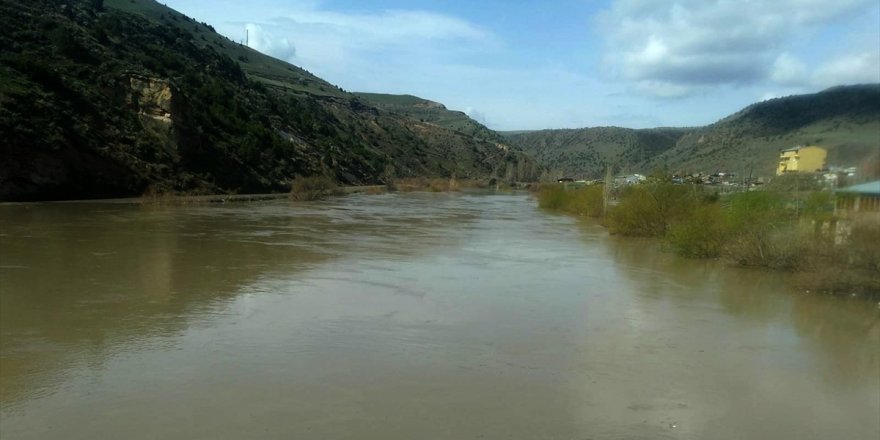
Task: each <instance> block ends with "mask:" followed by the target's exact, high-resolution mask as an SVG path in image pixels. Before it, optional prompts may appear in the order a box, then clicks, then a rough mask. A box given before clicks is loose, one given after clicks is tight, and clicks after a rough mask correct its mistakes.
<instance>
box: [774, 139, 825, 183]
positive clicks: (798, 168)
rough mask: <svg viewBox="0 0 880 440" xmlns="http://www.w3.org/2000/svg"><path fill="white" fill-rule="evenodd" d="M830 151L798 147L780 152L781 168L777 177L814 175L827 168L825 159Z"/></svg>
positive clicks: (779, 167) (811, 147) (777, 170)
mask: <svg viewBox="0 0 880 440" xmlns="http://www.w3.org/2000/svg"><path fill="white" fill-rule="evenodd" d="M826 157H828V151H826V150H825V149H824V148H820V147H815V146H803V145H801V146H798V147H794V148H788V149H785V150H782V151H780V152H779V166H778V167H777V168H776V175H777V176H781V175H783V174H785V173H798V172H800V173H803V172H807V173H813V172H816V171H820V170H822V169H823V168H825V159H826Z"/></svg>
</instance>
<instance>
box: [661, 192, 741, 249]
mask: <svg viewBox="0 0 880 440" xmlns="http://www.w3.org/2000/svg"><path fill="white" fill-rule="evenodd" d="M727 234H728V229H727V219H726V217H725V216H724V211H723V210H722V208H721V206H720V205H719V204H717V203H709V204H704V205H700V206H697V207H696V208H695V209H694V211H693V212H692V213H691V214H690V215H689V216H686V217H684V218H682V219H680V220H679V221H677V222H676V223H673V224H672V225H671V226H670V227H669V230H668V231H667V234H666V240H667V241H668V242H669V244H670V245H671V246H672V248H673V249H674V250H675V252H676V253H678V254H679V255H683V256H685V257H691V258H715V257H718V256H720V255H721V250H722V248H723V246H724V243H725V242H726V240H727Z"/></svg>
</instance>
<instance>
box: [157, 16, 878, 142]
mask: <svg viewBox="0 0 880 440" xmlns="http://www.w3.org/2000/svg"><path fill="white" fill-rule="evenodd" d="M167 4H168V6H171V7H173V8H175V9H177V10H179V11H181V12H183V13H185V14H187V15H189V16H192V17H195V18H197V19H198V20H200V21H206V22H208V23H210V24H212V25H214V27H215V28H216V29H217V30H218V31H219V32H221V33H223V34H224V35H226V36H228V37H230V38H232V39H234V40H242V39H244V35H245V29H248V30H249V32H250V46H251V47H253V48H255V49H258V50H260V51H262V52H265V53H268V54H270V55H273V56H275V57H278V58H282V59H284V60H286V61H289V62H291V63H293V64H296V65H298V66H302V67H304V68H305V69H307V70H309V71H311V72H313V73H315V74H317V75H319V76H321V77H322V78H324V79H326V80H328V81H330V82H333V83H335V84H337V85H339V86H340V87H342V88H344V89H346V90H350V91H366V92H383V93H409V94H413V95H417V96H421V97H423V98H427V99H431V100H434V101H438V102H442V103H444V104H446V106H447V107H449V108H451V109H456V110H462V111H465V112H467V113H468V114H469V115H471V116H472V117H474V118H475V119H477V120H480V121H481V122H483V123H485V124H486V125H488V126H489V127H491V128H494V129H498V130H517V129H541V128H575V127H589V126H606V125H617V126H623V127H633V128H643V127H656V126H695V125H704V124H708V123H711V122H714V121H716V120H718V119H719V118H722V117H724V116H727V115H729V114H731V113H733V112H735V111H737V110H739V109H741V108H742V107H744V106H746V105H748V104H751V103H753V102H756V101H761V100H764V99H768V98H772V97H778V96H786V95H791V94H799V93H810V92H816V91H819V90H822V89H824V88H827V87H831V86H835V85H841V84H855V83H867V82H880V1H878V0H835V1H829V0H774V1H765V0H677V1H663V0H606V1H586V0H547V1H540V2H538V1H517V0H509V1H501V0H484V1H465V0H449V1H427V0H410V1H398V0H382V1H354V0H326V1H325V0H254V1H250V2H247V3H246V4H245V3H244V2H238V1H232V0H168V3H167Z"/></svg>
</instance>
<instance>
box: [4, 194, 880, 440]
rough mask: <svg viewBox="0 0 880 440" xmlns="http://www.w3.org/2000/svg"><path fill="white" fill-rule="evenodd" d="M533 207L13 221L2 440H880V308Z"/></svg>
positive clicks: (256, 206) (236, 207)
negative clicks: (794, 287) (802, 289)
mask: <svg viewBox="0 0 880 440" xmlns="http://www.w3.org/2000/svg"><path fill="white" fill-rule="evenodd" d="M787 281H788V280H787V279H786V278H785V277H784V276H781V275H779V274H774V273H766V272H758V271H750V270H740V269H735V268H730V267H726V266H724V265H723V264H721V263H718V262H713V261H708V262H707V261H691V260H685V259H681V258H678V257H675V256H674V255H671V254H669V253H666V252H663V251H662V250H660V249H658V247H657V245H656V244H655V243H653V242H645V241H639V240H620V239H616V238H614V237H609V236H608V235H607V233H606V232H605V231H604V230H603V229H602V228H600V227H598V226H595V225H589V224H583V223H581V222H578V221H576V220H575V219H572V218H570V217H565V216H558V215H553V214H548V213H544V212H541V211H539V210H537V209H536V208H535V203H534V201H533V200H531V199H530V198H529V196H527V195H521V194H513V195H480V194H389V195H381V196H365V195H353V196H348V197H343V198H338V199H334V200H331V201H327V202H318V203H306V204H303V203H290V202H287V201H272V202H259V203H234V204H225V205H221V204H217V205H214V204H204V205H192V206H163V205H136V204H108V203H82V204H25V205H5V206H0V437H2V438H3V439H31V438H33V439H37V438H40V439H46V438H49V439H54V438H58V439H61V438H63V439H94V438H132V439H141V438H142V439H148V438H162V439H169V438H170V439H174V438H181V439H183V438H279V439H282V438H283V439H289V438H309V439H311V438H328V439H412V438H424V439H468V438H487V439H585V438H595V439H606V438H626V439H642V438H643V439H657V438H659V439H663V438H671V439H673V438H674V439H679V438H680V439H706V438H712V439H742V438H773V439H828V438H846V439H877V438H878V437H880V360H878V359H880V353H878V350H880V323H878V322H880V309H878V307H877V305H876V304H872V303H868V302H864V301H861V300H855V299H841V298H831V297H826V296H820V295H813V294H803V293H799V292H793V291H791V289H790V288H788V287H787Z"/></svg>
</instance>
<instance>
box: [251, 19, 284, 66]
mask: <svg viewBox="0 0 880 440" xmlns="http://www.w3.org/2000/svg"><path fill="white" fill-rule="evenodd" d="M245 29H247V34H246V35H247V40H248V46H249V47H252V48H254V49H256V50H258V51H260V52H263V53H267V54H271V55H272V56H274V57H276V58H279V59H282V60H285V61H290V60H292V59H294V58H295V57H296V47H294V45H293V43H291V42H290V40H289V39H287V38H284V37H279V36H277V35H275V33H274V32H272V31H267V30H266V29H264V27H263V26H260V25H259V24H254V23H248V24H246V25H245Z"/></svg>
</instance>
